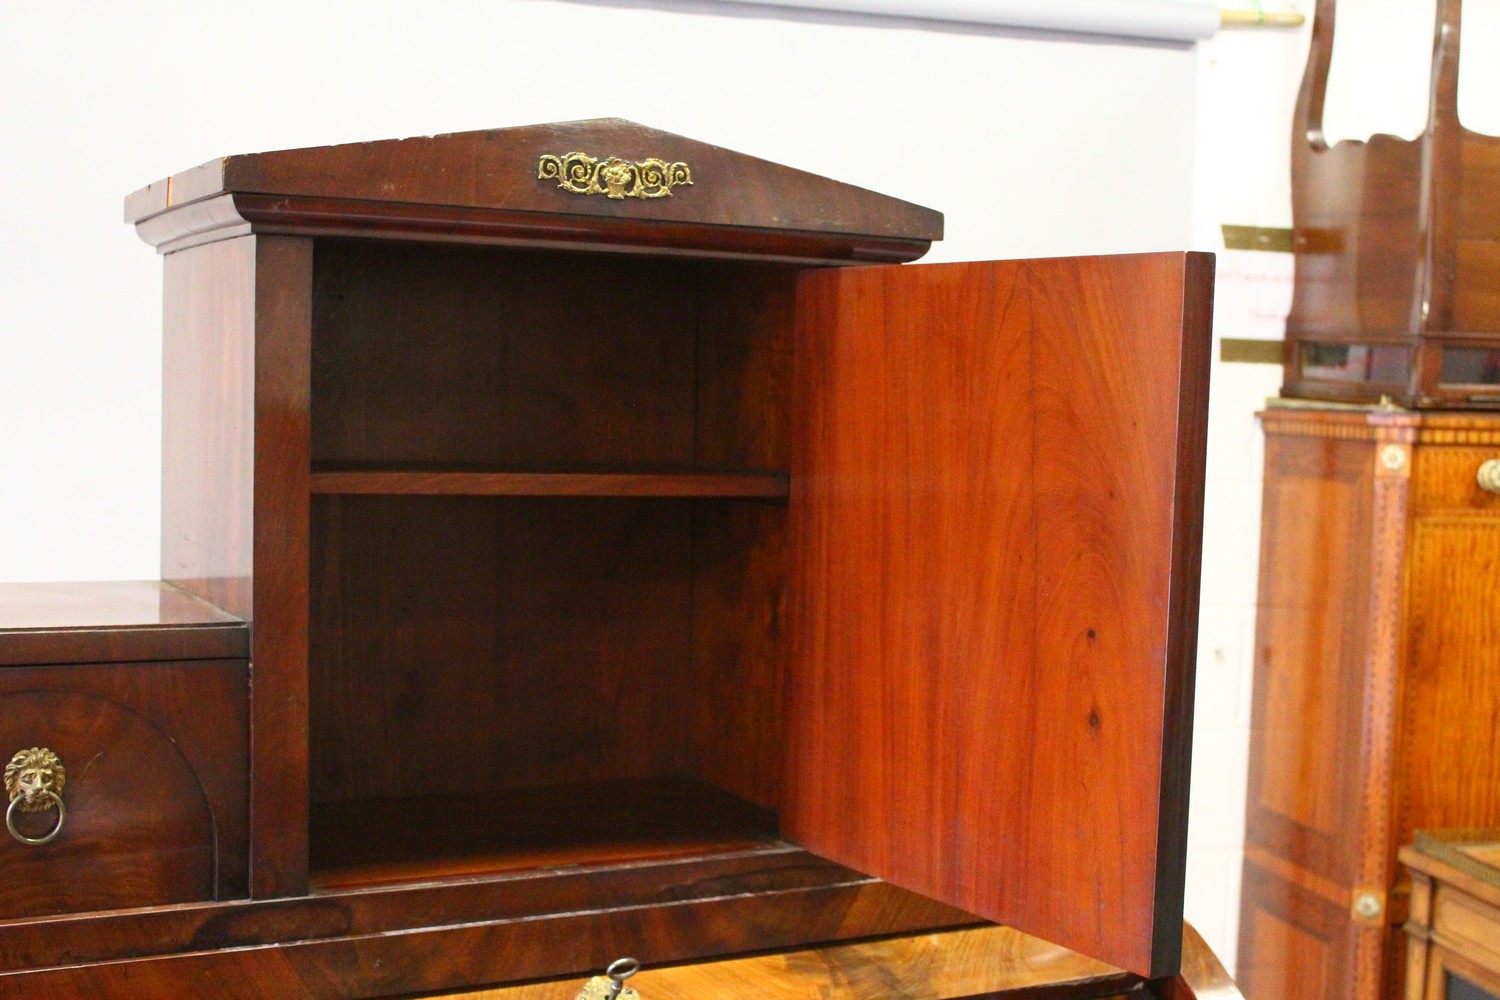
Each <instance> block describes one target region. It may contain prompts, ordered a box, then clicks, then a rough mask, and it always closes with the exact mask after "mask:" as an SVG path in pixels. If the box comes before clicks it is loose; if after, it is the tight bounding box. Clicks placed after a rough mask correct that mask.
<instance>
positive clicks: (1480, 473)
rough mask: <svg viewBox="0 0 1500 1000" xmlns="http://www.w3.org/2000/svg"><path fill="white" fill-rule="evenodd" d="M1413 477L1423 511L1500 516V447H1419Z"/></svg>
mask: <svg viewBox="0 0 1500 1000" xmlns="http://www.w3.org/2000/svg"><path fill="white" fill-rule="evenodd" d="M1412 476H1413V480H1412V491H1413V499H1414V500H1415V502H1416V505H1417V506H1418V507H1419V508H1422V509H1425V510H1434V509H1436V510H1474V511H1492V512H1494V513H1496V514H1500V447H1493V446H1491V447H1479V448H1455V447H1433V448H1419V449H1418V451H1417V456H1416V462H1415V465H1414V467H1413V469H1412Z"/></svg>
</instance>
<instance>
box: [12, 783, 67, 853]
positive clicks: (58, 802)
mask: <svg viewBox="0 0 1500 1000" xmlns="http://www.w3.org/2000/svg"><path fill="white" fill-rule="evenodd" d="M45 794H46V797H47V799H48V800H49V801H48V802H47V804H48V805H50V806H52V807H54V808H55V809H56V810H57V822H56V823H55V824H54V825H53V827H52V829H51V830H49V831H48V832H46V833H44V834H42V835H41V836H40V837H28V836H26V834H24V833H22V832H21V831H20V830H17V829H16V821H15V814H16V807H17V806H20V805H22V804H23V803H24V802H25V801H26V800H25V799H23V798H15V799H11V800H10V805H9V806H7V807H6V809H5V828H6V829H7V830H9V831H10V835H11V836H12V837H15V838H16V839H17V840H19V841H20V842H21V843H23V844H28V845H30V846H32V847H40V846H42V845H43V844H46V843H49V842H50V841H51V840H52V839H53V838H54V837H56V836H57V835H58V834H59V833H62V828H63V820H65V819H67V818H68V807H67V806H65V805H63V800H62V796H61V795H58V794H57V793H56V792H51V791H49V792H46V793H45ZM22 811H23V812H29V811H30V810H28V809H22Z"/></svg>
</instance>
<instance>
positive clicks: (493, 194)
mask: <svg viewBox="0 0 1500 1000" xmlns="http://www.w3.org/2000/svg"><path fill="white" fill-rule="evenodd" d="M224 194H232V195H236V196H241V195H243V196H277V197H285V198H295V199H306V200H313V199H324V200H328V201H330V202H332V201H337V202H340V203H346V202H362V203H367V204H368V203H380V204H388V205H400V206H407V207H408V210H409V208H410V207H411V206H441V207H443V208H445V209H471V210H475V211H478V212H486V213H495V212H503V213H544V214H546V215H551V216H560V217H562V218H563V219H567V218H574V217H576V218H588V219H593V220H618V221H620V222H642V223H653V224H663V223H664V224H672V223H678V224H683V225H688V226H692V227H694V229H695V230H701V229H702V227H715V228H717V227H734V228H736V229H757V230H767V231H772V232H775V231H786V232H797V233H804V234H807V233H817V234H829V235H856V236H866V237H875V238H879V239H895V240H904V241H926V242H930V241H932V240H934V239H941V237H942V215H941V214H940V213H938V212H935V211H933V210H931V209H927V208H923V207H921V206H919V205H914V204H912V203H910V202H905V201H902V200H900V199H897V198H892V197H889V196H887V195H882V194H877V193H875V192H873V191H868V190H865V189H863V188H859V187H855V186H853V185H850V184H844V183H841V182H839V181H835V180H830V179H829V178H826V177H821V176H818V175H816V174H811V173H807V172H806V171H802V170H796V169H793V168H791V167H787V166H783V165H781V164H778V163H773V162H771V161H769V160H763V159H760V158H758V157H754V156H747V155H745V154H743V153H737V152H734V151H732V150H728V149H724V148H722V147H719V146H714V145H710V144H708V143H704V142H699V141H697V140H695V139H689V138H686V137H684V136H680V135H674V134H672V133H670V132H664V131H661V130H659V129H654V128H648V127H646V126H644V125H638V124H636V123H634V122H629V121H625V120H622V119H618V118H601V119H593V120H588V121H576V122H558V123H552V124H546V125H528V126H523V127H518V128H502V129H489V130H483V131H476V132H456V133H451V134H447V135H434V136H422V137H417V138H410V139H387V140H381V141H376V142H358V143H346V144H343V145H337V146H320V147H311V148H306V149H287V150H278V151H274V152H265V153H250V154H244V155H236V156H227V157H224V158H223V159H220V160H214V161H210V162H209V163H206V164H204V165H203V166H201V167H198V168H195V169H193V170H189V171H185V172H183V173H181V174H177V175H174V176H173V177H172V178H170V179H168V180H167V181H164V182H159V183H158V184H154V185H152V186H151V187H149V188H146V189H143V190H142V191H139V192H137V193H136V194H134V195H132V196H131V197H130V198H129V199H127V201H126V220H127V221H129V222H136V223H139V222H142V221H143V220H146V219H149V218H150V217H152V216H154V215H158V214H160V213H162V212H166V211H169V210H172V209H175V208H178V207H181V206H183V205H185V204H190V203H194V202H198V201H202V200H204V199H210V198H214V197H217V196H219V195H224ZM330 211H331V212H332V213H333V214H337V211H336V210H335V209H333V208H330Z"/></svg>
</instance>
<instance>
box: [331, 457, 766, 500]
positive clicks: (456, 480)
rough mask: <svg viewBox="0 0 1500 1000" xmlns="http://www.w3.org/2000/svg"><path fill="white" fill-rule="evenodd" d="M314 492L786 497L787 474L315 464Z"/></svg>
mask: <svg viewBox="0 0 1500 1000" xmlns="http://www.w3.org/2000/svg"><path fill="white" fill-rule="evenodd" d="M312 492H314V493H336V494H366V495H385V496H393V495H397V496H399V495H409V496H580V497H745V498H756V497H760V498H767V497H769V498H784V497H786V496H787V492H788V477H787V474H786V473H784V472H775V471H771V470H765V469H675V468H674V469H651V468H648V469H633V468H611V469H468V468H453V467H415V466H406V465H390V466H370V465H357V466H356V465H315V466H314V467H313V471H312Z"/></svg>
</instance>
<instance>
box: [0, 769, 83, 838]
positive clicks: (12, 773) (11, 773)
mask: <svg viewBox="0 0 1500 1000" xmlns="http://www.w3.org/2000/svg"><path fill="white" fill-rule="evenodd" d="M67 780H68V773H67V770H66V769H65V768H64V767H63V763H62V760H61V758H59V757H58V756H57V754H55V753H53V752H52V751H51V750H49V749H47V748H46V747H32V748H31V749H29V750H20V751H17V752H16V754H15V755H14V756H13V757H11V759H10V763H9V764H6V765H5V794H6V795H7V796H9V798H10V805H8V806H6V808H5V828H6V829H7V830H9V831H10V835H11V836H12V837H14V838H16V839H17V840H19V841H20V842H21V843H23V844H27V845H30V846H32V847H37V846H40V845H42V844H45V843H47V842H48V841H50V840H52V839H53V838H54V837H56V836H57V835H58V834H59V833H61V832H62V828H63V821H64V820H65V819H67V815H68V810H67V807H66V806H64V805H63V800H62V789H63V785H64V784H66V783H67ZM48 809H56V810H57V822H56V823H55V824H54V825H53V827H52V829H51V830H50V831H48V832H47V833H45V834H43V835H42V836H40V837H28V836H27V835H26V834H24V833H22V832H21V831H20V830H17V829H16V819H15V817H16V814H17V813H36V812H46V811H47V810H48Z"/></svg>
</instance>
